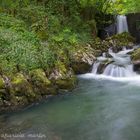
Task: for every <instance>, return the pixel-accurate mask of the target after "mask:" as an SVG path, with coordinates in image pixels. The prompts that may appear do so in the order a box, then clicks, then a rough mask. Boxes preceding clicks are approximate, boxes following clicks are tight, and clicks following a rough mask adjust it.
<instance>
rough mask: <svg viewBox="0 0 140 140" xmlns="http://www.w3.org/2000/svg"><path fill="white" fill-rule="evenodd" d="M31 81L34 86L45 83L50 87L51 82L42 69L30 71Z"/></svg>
mask: <svg viewBox="0 0 140 140" xmlns="http://www.w3.org/2000/svg"><path fill="white" fill-rule="evenodd" d="M30 76H31V80H32V81H33V83H34V84H36V85H40V83H44V84H45V85H47V86H48V85H50V84H51V82H50V81H49V80H48V78H47V77H46V74H45V72H44V71H43V70H42V69H36V70H32V71H30Z"/></svg>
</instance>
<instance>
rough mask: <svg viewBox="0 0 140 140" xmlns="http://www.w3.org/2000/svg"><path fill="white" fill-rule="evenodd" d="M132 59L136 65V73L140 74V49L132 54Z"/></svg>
mask: <svg viewBox="0 0 140 140" xmlns="http://www.w3.org/2000/svg"><path fill="white" fill-rule="evenodd" d="M131 58H132V62H133V64H134V71H136V72H138V73H140V48H138V49H136V50H134V52H133V53H132V54H131Z"/></svg>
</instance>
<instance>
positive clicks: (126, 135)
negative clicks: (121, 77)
mask: <svg viewBox="0 0 140 140" xmlns="http://www.w3.org/2000/svg"><path fill="white" fill-rule="evenodd" d="M139 79H140V78H139ZM0 137H1V138H0V140H139V139H140V80H134V79H133V80H130V81H129V80H126V81H125V82H124V81H115V80H110V79H102V78H97V79H96V78H92V77H91V76H90V75H89V77H88V76H85V75H84V76H80V78H79V84H78V86H77V88H76V89H75V90H74V91H72V93H68V94H62V95H59V96H55V97H51V98H50V99H48V100H46V101H44V102H42V103H40V104H38V105H35V106H33V107H30V108H28V109H26V110H23V111H19V112H14V113H8V114H2V115H0Z"/></svg>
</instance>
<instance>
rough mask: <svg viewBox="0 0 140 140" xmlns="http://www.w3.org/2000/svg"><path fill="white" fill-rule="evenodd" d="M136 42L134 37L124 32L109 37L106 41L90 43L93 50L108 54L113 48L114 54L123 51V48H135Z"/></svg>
mask: <svg viewBox="0 0 140 140" xmlns="http://www.w3.org/2000/svg"><path fill="white" fill-rule="evenodd" d="M135 41H136V40H135V38H134V37H132V36H131V35H130V34H129V33H126V32H124V33H121V34H116V35H113V36H111V37H108V38H106V39H105V40H101V39H99V38H96V39H95V40H93V41H92V42H90V44H91V47H92V48H93V49H95V50H99V51H101V53H103V52H108V49H109V48H112V49H113V51H114V52H118V51H120V50H122V49H123V47H126V48H128V49H130V48H132V47H133V46H134V44H135Z"/></svg>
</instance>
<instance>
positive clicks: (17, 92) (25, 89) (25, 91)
mask: <svg viewBox="0 0 140 140" xmlns="http://www.w3.org/2000/svg"><path fill="white" fill-rule="evenodd" d="M10 94H11V100H12V102H13V103H14V104H15V103H17V104H18V103H19V104H20V103H21V102H19V99H20V100H21V99H23V100H24V101H25V102H24V103H25V104H27V103H28V102H27V100H28V101H29V102H33V101H34V100H35V99H36V94H35V93H34V92H33V89H32V86H31V84H30V83H29V82H28V81H27V79H26V78H25V76H24V75H23V74H22V73H17V74H15V75H14V76H13V77H11V87H10ZM25 98H26V99H25Z"/></svg>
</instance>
